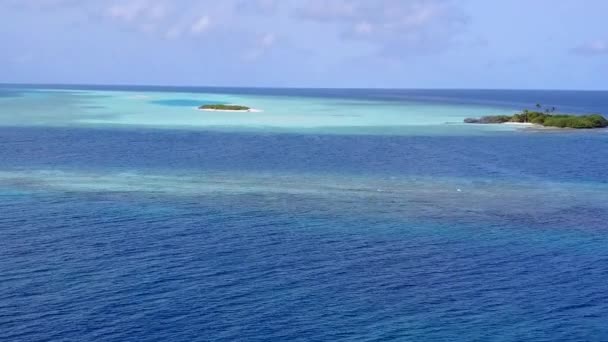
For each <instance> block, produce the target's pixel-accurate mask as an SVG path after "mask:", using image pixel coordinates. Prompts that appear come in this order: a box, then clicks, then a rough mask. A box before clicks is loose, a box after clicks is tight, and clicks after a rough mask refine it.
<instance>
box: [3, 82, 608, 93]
mask: <svg viewBox="0 0 608 342" xmlns="http://www.w3.org/2000/svg"><path fill="white" fill-rule="evenodd" d="M0 86H42V87H150V88H160V87H165V88H223V89H293V90H490V91H521V90H526V91H583V92H605V91H608V89H559V88H466V87H465V88H444V87H437V88H413V87H296V86H284V87H281V86H220V85H168V84H128V83H114V84H107V83H105V84H104V83H29V82H27V83H26V82H16V83H14V82H10V83H4V82H0Z"/></svg>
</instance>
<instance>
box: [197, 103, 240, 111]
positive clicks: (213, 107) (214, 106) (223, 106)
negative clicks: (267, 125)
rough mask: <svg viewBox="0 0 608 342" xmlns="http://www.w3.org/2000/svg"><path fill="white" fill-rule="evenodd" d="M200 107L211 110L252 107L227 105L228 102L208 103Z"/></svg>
mask: <svg viewBox="0 0 608 342" xmlns="http://www.w3.org/2000/svg"><path fill="white" fill-rule="evenodd" d="M198 108H199V109H211V110H249V109H251V108H249V107H247V106H240V105H227V104H206V105H202V106H200V107H198Z"/></svg>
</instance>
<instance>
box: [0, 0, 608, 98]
mask: <svg viewBox="0 0 608 342" xmlns="http://www.w3.org/2000/svg"><path fill="white" fill-rule="evenodd" d="M607 13H608V1H606V0H585V1H581V0H491V1H488V0H215V1H213V0H103V1H102V0H0V44H1V46H2V50H0V83H53V84H142V85H146V84H148V85H189V86H256V87H321V88H324V87H345V88H360V87H364V88H477V89H481V88H492V89H589V90H606V89H608V24H606V16H607Z"/></svg>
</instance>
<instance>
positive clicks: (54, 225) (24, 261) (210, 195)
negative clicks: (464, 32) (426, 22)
mask: <svg viewBox="0 0 608 342" xmlns="http://www.w3.org/2000/svg"><path fill="white" fill-rule="evenodd" d="M250 91H252V92H257V91H262V90H250ZM295 92H300V90H297V91H295ZM310 92H323V91H321V90H314V91H313V90H310ZM378 92H379V93H381V94H382V95H378V96H384V97H389V96H391V93H392V92H393V91H387V92H385V93H382V92H380V91H378ZM523 93H525V92H523ZM298 94H299V93H298ZM333 94H334V90H332V91H328V93H327V96H334V95H333ZM349 94H350V93H349ZM484 94H485V92H479V93H478V97H479V98H480V99H481V100H484V96H485V95H484ZM525 94H528V93H525ZM586 94H587V93H584V94H583V95H581V97H578V95H576V94H571V93H568V94H567V96H566V97H565V98H563V97H559V96H557V95H555V94H554V95H550V96H556V98H557V97H559V98H560V99H561V100H560V101H569V100H568V99H569V98H570V97H572V98H575V99H576V100H572V104H571V106H572V107H579V106H580V107H582V106H583V103H584V102H585V101H586V100H585V99H586V98H585V96H587V95H586ZM434 95H435V96H439V97H450V96H453V97H458V92H455V93H449V92H448V94H447V95H446V94H444V93H443V91H438V92H437V93H434ZM349 96H357V95H352V94H351V95H349ZM370 96H372V95H370ZM467 96H471V97H472V96H473V95H472V94H471V93H469V95H467ZM510 96H511V95H505V97H503V98H499V100H501V101H505V102H509V101H521V102H526V101H528V100H527V97H526V96H530V97H533V96H532V95H530V94H528V95H525V96H523V95H522V97H517V96H515V95H513V96H515V97H514V98H511V97H510ZM548 96H549V95H548ZM600 97H601V96H600ZM603 101H605V98H603V97H601V98H594V101H589V107H590V108H600V107H602V106H604V105H605V102H603ZM602 103H604V104H602ZM585 105H586V104H585ZM594 106H595V107H594ZM607 170H608V134H606V133H601V132H590V131H587V132H563V133H550V132H549V133H543V132H541V133H539V132H504V133H496V134H495V135H493V136H482V137H480V136H428V137H425V136H410V137H408V136H373V135H365V136H358V135H315V134H307V135H299V134H271V133H267V134H253V133H218V132H204V131H187V130H175V131H174V130H151V129H84V128H42V127H36V128H28V127H18V128H17V127H2V128H0V274H1V278H0V327H1V329H0V340H1V341H49V340H52V341H100V340H101V341H167V340H170V341H208V340H213V341H216V340H218V341H222V340H223V341H233V340H239V341H240V340H245V341H248V340H253V341H261V340H312V341H328V340H329V341H333V340H338V341H403V340H406V341H448V340H449V341H487V340H493V341H521V340H529V341H602V340H608V327H607V326H608V325H606V323H605V322H606V317H608V288H606V282H607V281H608V224H607V223H606V222H608V192H605V191H603V190H602V189H605V188H606V187H607V186H608V171H607ZM39 171H43V172H42V173H36V172H39ZM50 171H53V172H57V171H61V172H65V174H68V175H70V174H84V175H90V174H94V175H110V176H109V177H110V178H111V179H112V178H117V179H120V177H122V175H123V174H135V175H136V176H134V177H131V178H127V179H128V180H129V182H131V183H132V184H131V185H133V186H137V185H140V183H145V182H152V183H150V184H152V185H149V190H150V191H132V189H131V190H130V189H129V187H128V186H127V185H125V184H124V183H121V184H120V185H119V186H115V187H109V186H107V185H103V184H104V183H103V181H102V179H101V178H99V181H98V182H97V183H98V184H99V188H95V187H94V185H95V181H94V182H93V184H87V187H88V188H87V190H86V191H84V190H79V189H78V188H71V187H70V184H69V183H70V180H69V177H68V180H67V181H65V180H62V181H65V182H66V183H56V181H55V180H52V179H51V178H48V177H50V176H48V175H47V174H45V173H44V172H50ZM208 173H213V174H216V175H220V176H222V177H228V178H227V179H228V181H227V183H226V184H230V182H236V181H239V180H244V182H247V181H249V180H250V179H259V178H251V177H254V175H258V174H269V175H271V176H270V181H269V183H268V184H266V185H264V187H265V188H263V189H261V190H256V191H252V192H247V193H231V192H228V191H222V190H221V189H219V190H213V191H203V190H200V189H198V188H197V187H200V184H199V183H196V182H194V181H193V180H192V179H193V178H197V177H201V176H200V175H201V174H203V175H204V174H208ZM6 174H8V175H9V176H6ZM32 175H33V176H32ZM148 175H153V176H154V177H160V176H170V175H171V176H175V175H178V176H179V177H182V178H178V179H181V180H183V181H182V182H179V184H178V185H179V186H181V187H184V188H185V189H188V188H189V187H191V188H192V189H193V191H192V192H185V193H181V192H177V191H176V192H175V193H172V192H166V191H164V190H163V191H160V190H159V191H155V190H156V189H155V187H157V186H158V187H160V186H161V185H163V184H164V183H163V182H165V180H164V178H159V179H160V180H158V179H157V178H153V177H152V178H146V177H148ZM226 175H227V176H226ZM138 176H140V177H141V179H140V178H138ZM256 177H257V176H256ZM402 178H403V179H420V180H421V182H422V183H421V185H420V186H412V187H407V188H406V189H405V190H403V191H401V190H400V191H398V192H395V193H394V194H395V195H391V191H392V190H394V189H392V188H395V189H396V188H398V187H400V186H403V185H402V184H401V183H399V182H400V181H399V179H402ZM49 179H51V180H49ZM92 179H94V180H95V179H96V178H95V177H93V178H92ZM151 179H153V180H154V181H151ZM294 179H295V180H296V183H298V184H293V183H290V182H292V181H293V180H294ZM298 180H299V181H298ZM54 182H55V183H54ZM74 182H76V180H74ZM336 183H340V184H341V185H342V186H343V185H344V184H347V185H348V186H349V187H352V188H354V187H356V186H361V187H365V186H367V185H370V186H371V187H374V186H376V184H382V185H381V186H382V187H383V192H380V193H378V194H376V195H373V194H369V193H368V192H365V191H362V190H360V189H359V188H355V189H354V190H353V189H351V188H348V189H347V188H346V187H345V186H343V187H341V188H339V189H340V191H335V188H333V186H335V185H336ZM452 184H458V186H459V187H460V188H461V189H459V190H462V192H457V191H456V189H454V190H453V191H449V190H448V191H446V190H445V189H444V188H443V187H445V186H451V185H452ZM296 185H297V186H298V187H299V188H315V189H317V188H320V189H328V191H327V192H310V193H308V192H289V189H290V188H292V187H295V186H296ZM271 186H272V187H276V188H277V189H279V190H278V191H270V190H267V189H266V188H267V187H271ZM378 186H379V187H380V185H378ZM329 189H333V190H332V192H330V191H329ZM428 189H431V190H432V191H427V190H428ZM473 190H475V191H473ZM395 191H396V190H395ZM452 196H453V197H452ZM458 196H460V197H458Z"/></svg>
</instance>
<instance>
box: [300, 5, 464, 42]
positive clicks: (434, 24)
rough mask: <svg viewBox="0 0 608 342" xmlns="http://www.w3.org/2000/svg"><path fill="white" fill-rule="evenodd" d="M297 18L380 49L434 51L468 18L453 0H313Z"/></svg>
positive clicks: (303, 6)
mask: <svg viewBox="0 0 608 342" xmlns="http://www.w3.org/2000/svg"><path fill="white" fill-rule="evenodd" d="M295 14H296V16H297V17H299V18H302V19H305V20H309V21H316V22H321V23H333V24H337V25H339V26H340V27H341V28H342V36H343V37H345V38H348V39H356V40H363V41H367V42H369V43H370V44H373V45H377V46H379V47H380V49H381V50H384V51H393V52H395V51H396V52H397V53H402V52H404V51H409V52H411V51H416V52H428V51H436V50H440V49H442V48H445V47H446V46H449V45H450V44H451V43H453V41H454V39H455V37H456V36H457V35H458V34H459V33H460V32H461V31H462V30H463V28H464V26H465V25H466V23H467V17H466V16H465V15H464V14H463V12H462V11H461V9H460V8H459V7H457V6H456V5H455V2H454V1H452V0H385V1H368V0H312V1H308V2H306V3H304V4H303V5H302V7H300V8H298V9H296V11H295Z"/></svg>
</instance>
